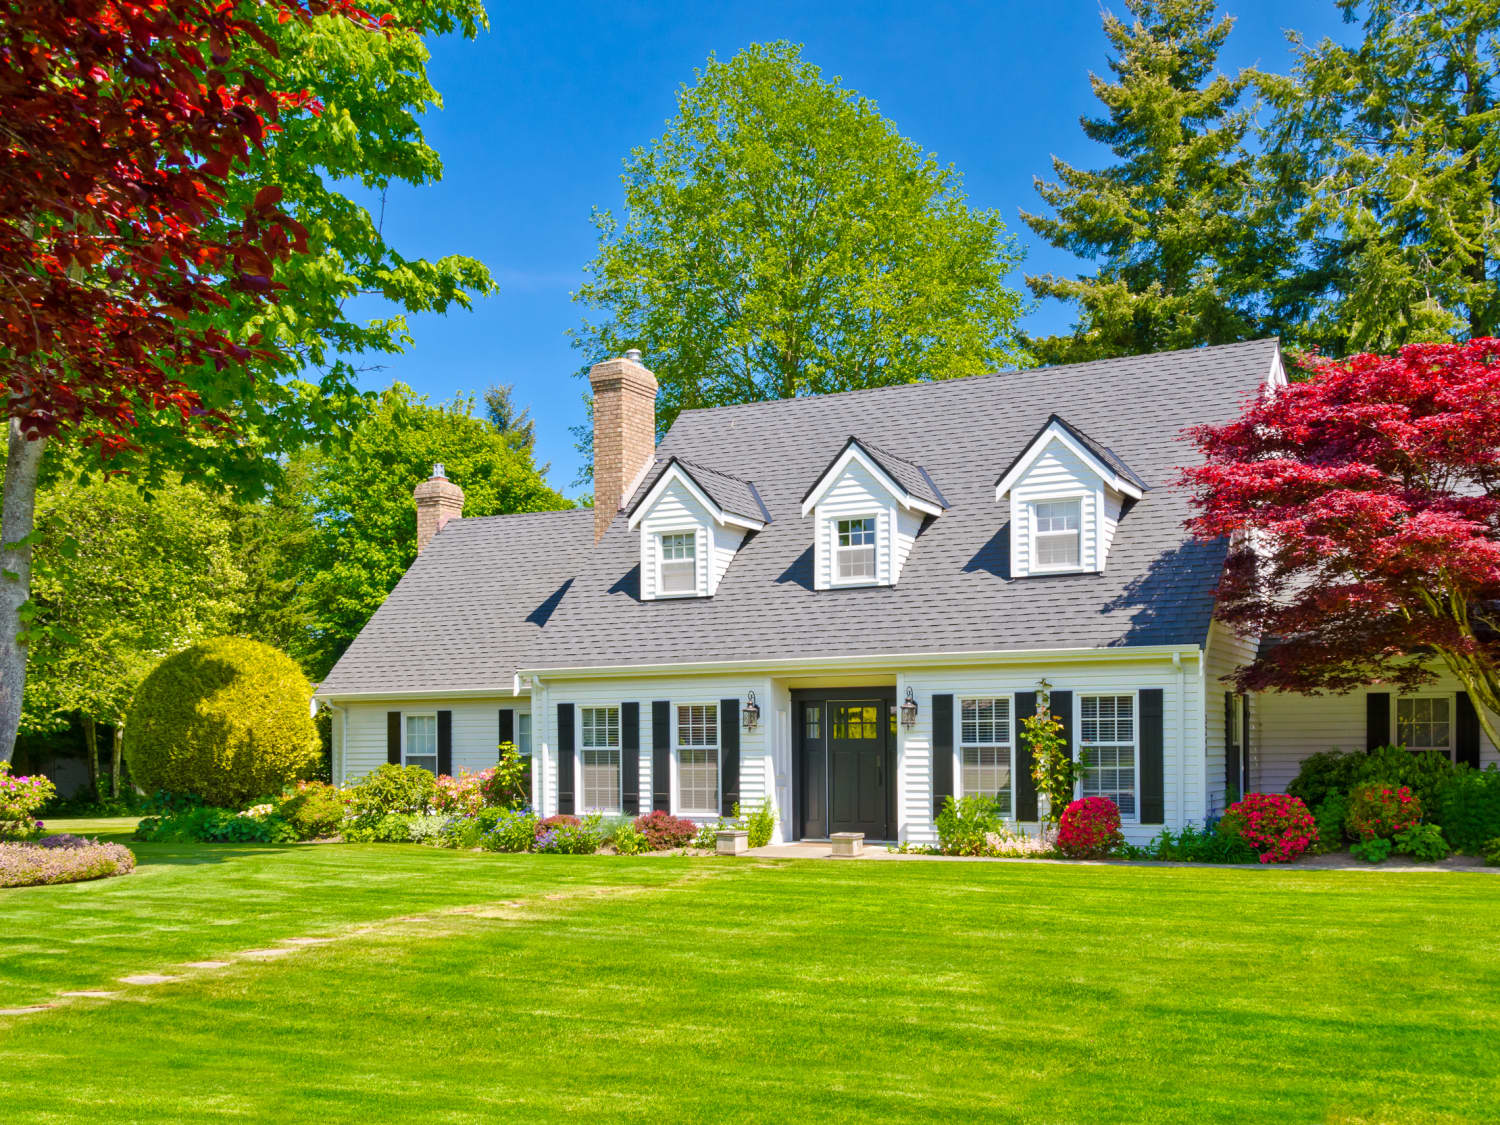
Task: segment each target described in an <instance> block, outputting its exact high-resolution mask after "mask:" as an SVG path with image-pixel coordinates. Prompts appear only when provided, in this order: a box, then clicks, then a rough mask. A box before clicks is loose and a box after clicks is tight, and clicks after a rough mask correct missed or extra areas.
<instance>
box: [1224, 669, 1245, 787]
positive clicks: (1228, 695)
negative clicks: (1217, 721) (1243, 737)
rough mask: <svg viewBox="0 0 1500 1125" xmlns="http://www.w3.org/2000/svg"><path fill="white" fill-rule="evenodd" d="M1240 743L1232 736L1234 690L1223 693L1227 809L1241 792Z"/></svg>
mask: <svg viewBox="0 0 1500 1125" xmlns="http://www.w3.org/2000/svg"><path fill="white" fill-rule="evenodd" d="M1239 772H1240V744H1239V743H1238V742H1236V741H1235V737H1234V692H1232V691H1226V692H1225V693H1224V807H1225V808H1226V809H1227V808H1228V807H1229V806H1230V805H1232V804H1234V802H1235V801H1237V800H1239V799H1240V797H1241V796H1243V794H1242V793H1241V792H1240V779H1239Z"/></svg>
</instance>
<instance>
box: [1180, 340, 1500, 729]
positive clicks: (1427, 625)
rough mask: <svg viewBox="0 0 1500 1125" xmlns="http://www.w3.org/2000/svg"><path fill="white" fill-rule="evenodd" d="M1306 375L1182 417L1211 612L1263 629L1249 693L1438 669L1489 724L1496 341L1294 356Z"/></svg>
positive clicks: (1498, 470) (1499, 672) (1243, 629)
mask: <svg viewBox="0 0 1500 1125" xmlns="http://www.w3.org/2000/svg"><path fill="white" fill-rule="evenodd" d="M1304 367H1305V368H1306V370H1307V373H1308V375H1309V377H1308V379H1307V380H1306V381H1305V382H1296V383H1292V384H1290V385H1289V386H1286V387H1284V388H1279V389H1277V390H1275V391H1274V392H1267V393H1265V394H1264V395H1263V396H1262V397H1261V398H1260V399H1259V400H1257V401H1254V402H1251V403H1249V404H1247V405H1246V407H1245V408H1244V410H1243V411H1242V413H1241V414H1240V416H1239V417H1238V418H1236V419H1235V420H1234V421H1232V422H1229V423H1228V424H1226V425H1222V426H1201V427H1198V428H1197V429H1195V430H1193V431H1191V436H1192V438H1193V439H1194V440H1195V441H1196V443H1197V445H1198V447H1199V449H1200V450H1201V451H1202V453H1203V455H1204V461H1203V463H1202V464H1200V465H1198V466H1197V467H1195V468H1191V469H1188V470H1186V471H1185V473H1184V481H1185V483H1186V484H1187V485H1188V486H1189V487H1191V488H1192V489H1193V490H1194V492H1195V497H1194V503H1195V505H1196V507H1197V508H1198V514H1197V515H1196V516H1195V517H1194V518H1193V519H1192V520H1191V521H1190V522H1189V527H1190V528H1191V530H1192V531H1193V532H1194V533H1195V534H1196V535H1197V536H1198V537H1200V538H1203V539H1221V538H1223V537H1228V538H1229V540H1230V549H1229V554H1228V560H1227V563H1226V567H1225V570H1224V573H1223V577H1222V579H1221V581H1220V583H1219V588H1218V608H1217V614H1218V617H1219V618H1220V619H1221V620H1222V621H1224V622H1225V623H1227V624H1228V625H1230V626H1231V627H1232V628H1234V629H1235V630H1237V631H1238V632H1240V633H1242V634H1246V635H1249V636H1259V637H1265V638H1268V639H1269V640H1271V641H1272V642H1273V643H1271V644H1267V645H1263V646H1262V648H1261V652H1260V655H1259V656H1258V657H1257V659H1255V660H1254V661H1253V662H1252V663H1250V664H1248V665H1246V666H1245V667H1243V668H1241V669H1239V671H1238V673H1237V680H1238V684H1239V686H1240V687H1241V688H1242V689H1243V690H1248V691H1258V690H1267V689H1279V690H1286V691H1298V692H1323V691H1334V692H1339V691H1347V690H1349V689H1351V688H1355V687H1358V686H1361V685H1363V684H1366V683H1369V682H1385V683H1389V684H1393V685H1395V686H1397V687H1398V688H1401V689H1409V688H1412V687H1416V686H1418V685H1420V684H1423V683H1426V682H1430V681H1431V680H1432V678H1433V676H1434V671H1433V669H1434V667H1435V666H1439V665H1441V666H1446V667H1447V669H1448V670H1449V671H1451V672H1452V673H1453V675H1455V676H1456V677H1457V678H1458V679H1459V681H1460V682H1461V683H1462V684H1463V685H1464V687H1465V688H1466V689H1467V690H1468V691H1469V693H1470V694H1471V696H1472V697H1473V698H1474V701H1475V702H1476V703H1477V704H1482V706H1479V707H1477V708H1476V709H1477V711H1478V713H1479V718H1480V722H1481V724H1482V725H1483V727H1484V729H1485V733H1486V734H1488V735H1489V737H1490V738H1491V740H1495V739H1496V732H1495V730H1494V727H1493V718H1492V715H1493V713H1494V712H1496V711H1497V710H1500V628H1497V626H1500V340H1494V339H1475V340H1471V341H1468V342H1466V343H1458V344H1414V345H1410V346H1408V347H1404V348H1402V349H1401V350H1400V351H1399V352H1398V353H1396V354H1395V355H1356V356H1353V357H1351V358H1349V359H1344V360H1331V359H1319V358H1314V359H1311V360H1307V361H1305V362H1304Z"/></svg>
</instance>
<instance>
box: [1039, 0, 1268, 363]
mask: <svg viewBox="0 0 1500 1125" xmlns="http://www.w3.org/2000/svg"><path fill="white" fill-rule="evenodd" d="M1126 9H1127V11H1128V13H1129V18H1128V19H1126V18H1121V17H1119V16H1116V15H1114V14H1113V13H1110V12H1107V11H1106V12H1105V14H1104V33H1105V35H1106V36H1107V37H1108V38H1109V41H1110V44H1111V46H1112V47H1113V51H1114V55H1113V57H1112V58H1110V60H1109V69H1110V71H1111V72H1112V74H1113V80H1111V79H1109V78H1106V77H1101V76H1099V75H1091V76H1090V81H1091V83H1092V85H1093V91H1094V95H1095V96H1096V97H1097V98H1098V99H1099V101H1100V102H1101V103H1102V104H1103V107H1104V113H1103V115H1101V116H1098V117H1084V118H1083V119H1082V125H1083V131H1084V133H1085V135H1086V136H1088V138H1089V139H1090V140H1092V141H1096V142H1098V143H1100V144H1102V145H1105V146H1107V147H1108V148H1109V150H1110V151H1111V152H1112V153H1114V154H1115V156H1116V157H1117V161H1116V163H1114V164H1112V165H1110V166H1108V167H1106V168H1103V169H1100V170H1097V171H1085V170H1083V169H1079V168H1074V167H1073V166H1071V165H1069V164H1067V163H1065V162H1064V161H1062V160H1058V159H1055V158H1054V160H1053V162H1052V164H1053V172H1054V174H1055V175H1056V176H1057V182H1047V181H1043V180H1040V179H1038V180H1037V185H1036V186H1037V191H1038V192H1039V193H1040V195H1041V197H1042V199H1043V200H1044V201H1045V202H1046V203H1047V204H1048V205H1049V206H1050V207H1051V208H1052V211H1053V213H1054V214H1053V215H1052V216H1051V217H1048V216H1045V215H1040V214H1032V213H1028V212H1023V213H1022V218H1023V219H1025V221H1026V223H1027V224H1028V225H1029V226H1030V227H1031V229H1032V230H1034V231H1036V233H1037V234H1039V235H1041V236H1042V237H1043V238H1045V239H1046V240H1047V241H1048V242H1049V243H1051V244H1052V245H1053V246H1056V247H1059V248H1061V249H1064V250H1067V251H1069V252H1070V253H1072V254H1075V255H1077V256H1078V257H1080V258H1084V259H1087V260H1089V261H1091V262H1095V263H1097V266H1096V269H1095V272H1093V273H1091V274H1088V275H1086V276H1081V277H1077V278H1063V277H1057V276H1055V275H1052V274H1044V275H1039V276H1035V277H1028V278H1027V279H1026V282H1027V284H1028V285H1029V286H1030V288H1031V291H1032V292H1033V293H1034V294H1036V295H1037V296H1038V297H1044V298H1046V297H1053V298H1057V299H1058V300H1061V301H1065V302H1068V303H1070V304H1072V305H1074V306H1076V307H1077V317H1078V319H1077V321H1076V323H1075V325H1074V328H1073V331H1072V333H1071V334H1069V335H1065V336H1058V337H1052V338H1048V339H1044V340H1039V341H1037V342H1036V343H1035V345H1034V348H1035V351H1036V353H1037V355H1038V357H1039V358H1041V359H1042V360H1044V361H1046V362H1072V361H1076V360H1087V359H1097V358H1101V357H1107V356H1118V355H1139V354H1144V353H1147V352H1154V351H1162V350H1167V349H1172V348H1186V347H1194V346H1196V345H1199V344H1220V343H1227V342H1231V341H1234V340H1239V339H1244V338H1247V337H1250V336H1253V335H1257V334H1259V333H1261V332H1262V331H1264V328H1263V327H1262V324H1261V305H1262V304H1263V300H1262V297H1261V294H1262V293H1263V292H1264V290H1265V288H1266V283H1267V281H1268V279H1269V278H1270V277H1272V276H1273V275H1274V274H1275V270H1276V264H1277V263H1278V262H1281V261H1283V260H1284V259H1285V256H1286V254H1287V250H1286V249H1285V245H1284V239H1282V238H1281V237H1280V236H1279V235H1278V232H1279V231H1280V229H1281V228H1279V227H1278V226H1276V225H1275V224H1274V223H1271V224H1267V223H1266V222H1264V221H1260V219H1258V218H1257V216H1259V215H1260V214H1261V213H1262V212H1263V211H1264V208H1263V206H1262V205H1261V204H1260V203H1259V195H1260V193H1259V189H1258V182H1259V181H1258V178H1257V174H1256V165H1255V161H1254V158H1253V157H1252V156H1251V154H1250V153H1249V151H1248V149H1247V145H1246V137H1247V134H1248V133H1249V132H1250V130H1251V127H1252V115H1251V112H1250V110H1249V109H1247V108H1246V107H1245V105H1244V102H1245V98H1246V93H1247V87H1248V86H1249V84H1250V81H1251V76H1250V75H1249V74H1245V73H1242V74H1240V75H1238V76H1236V77H1233V78H1230V77H1226V76H1225V75H1222V74H1219V73H1217V71H1216V66H1217V62H1218V57H1219V52H1220V50H1221V48H1222V47H1223V45H1224V41H1225V39H1226V38H1227V37H1228V36H1229V32H1230V28H1231V27H1232V25H1233V21H1232V20H1231V19H1230V18H1229V17H1227V16H1226V17H1224V18H1222V19H1215V14H1214V4H1213V0H1126Z"/></svg>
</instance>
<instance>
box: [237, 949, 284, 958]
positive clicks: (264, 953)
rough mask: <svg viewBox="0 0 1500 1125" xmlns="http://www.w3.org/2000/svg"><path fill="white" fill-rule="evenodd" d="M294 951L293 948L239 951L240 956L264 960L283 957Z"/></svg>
mask: <svg viewBox="0 0 1500 1125" xmlns="http://www.w3.org/2000/svg"><path fill="white" fill-rule="evenodd" d="M296 952H297V951H296V950H295V949H245V950H242V951H241V952H240V956H241V957H254V958H257V959H260V960H265V959H269V958H272V957H285V956H286V955H287V954H288V953H296Z"/></svg>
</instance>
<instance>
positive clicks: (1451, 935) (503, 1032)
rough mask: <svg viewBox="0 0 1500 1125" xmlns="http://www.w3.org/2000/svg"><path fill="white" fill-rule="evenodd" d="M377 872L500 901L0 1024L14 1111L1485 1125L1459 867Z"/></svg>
mask: <svg viewBox="0 0 1500 1125" xmlns="http://www.w3.org/2000/svg"><path fill="white" fill-rule="evenodd" d="M324 850H325V851H328V852H336V853H345V852H347V853H348V855H349V858H351V859H352V858H355V857H354V854H353V852H352V850H350V849H332V848H330V849H324ZM376 852H377V856H378V858H379V859H380V860H381V862H383V863H385V864H387V865H390V866H391V867H394V868H406V867H408V865H415V866H416V867H417V868H418V869H420V870H423V871H424V872H426V871H429V870H430V869H429V868H427V866H426V865H427V864H429V863H430V862H432V858H436V859H437V860H438V861H439V862H441V861H443V860H448V861H457V862H454V863H453V871H454V879H455V881H457V882H459V883H463V882H464V881H465V880H470V879H475V878H477V879H478V880H479V881H480V882H485V881H486V878H487V879H488V883H489V885H504V886H507V887H509V888H513V889H512V890H510V891H508V892H507V893H514V894H516V895H520V896H523V897H524V898H525V900H526V901H525V909H523V910H522V911H520V912H519V914H518V915H517V916H516V917H513V918H504V917H495V918H487V917H484V916H482V915H473V914H445V915H443V916H441V917H440V918H435V919H431V920H429V921H426V922H422V923H414V924H411V925H410V926H409V927H405V928H402V927H395V926H380V927H377V928H376V929H375V930H373V931H372V932H371V933H369V934H367V935H364V937H363V938H361V939H360V940H358V941H340V942H338V943H336V944H333V945H327V946H320V947H312V948H309V949H307V950H304V951H300V952H299V953H298V954H297V955H296V956H295V957H292V958H285V959H280V960H277V961H275V962H273V963H266V964H256V965H252V966H236V967H235V968H234V969H232V970H225V971H221V972H216V973H212V974H209V975H206V976H204V977H203V978H201V979H195V980H193V981H191V982H186V983H182V984H174V985H165V986H161V987H160V988H158V989H151V990H137V991H138V992H140V991H144V992H145V993H146V994H147V995H148V996H149V999H148V1000H146V1001H145V1002H140V1001H138V1000H132V1001H131V1002H130V1003H126V1004H118V1003H113V1002H111V1003H100V1004H99V1005H96V1006H95V1005H90V1006H87V1007H83V1006H74V1007H69V1008H67V1009H57V1010H53V1011H49V1012H46V1013H41V1014H39V1015H35V1016H30V1017H24V1018H20V1019H14V1020H11V1021H9V1031H8V1032H6V1033H5V1036H4V1038H3V1039H0V1048H3V1051H0V1053H3V1055H4V1065H5V1067H6V1073H7V1076H8V1081H7V1085H8V1087H9V1090H10V1094H9V1095H8V1096H7V1100H8V1101H11V1102H12V1104H14V1105H16V1106H17V1107H18V1108H21V1109H24V1111H25V1113H26V1114H27V1115H28V1117H29V1118H31V1119H40V1120H68V1119H72V1118H76V1117H79V1116H83V1115H87V1116H89V1117H90V1118H91V1119H94V1120H106V1121H107V1120H130V1119H132V1118H139V1117H141V1116H143V1115H144V1116H155V1117H173V1118H178V1119H223V1118H226V1117H231V1118H232V1117H236V1116H239V1117H248V1118H250V1119H260V1118H268V1117H279V1118H285V1119H291V1120H300V1119H307V1118H318V1119H321V1120H333V1121H338V1120H351V1121H352V1120H356V1119H359V1118H364V1119H366V1120H370V1119H378V1120H401V1119H422V1120H475V1119H480V1118H486V1119H495V1118H500V1119H518V1118H526V1117H534V1116H536V1115H538V1114H548V1115H551V1114H559V1113H566V1114H587V1115H589V1116H593V1117H598V1118H601V1119H604V1120H647V1119H650V1118H654V1117H660V1116H662V1115H664V1114H667V1115H671V1116H676V1117H683V1118H687V1119H721V1120H743V1121H758V1120H778V1121H787V1120H798V1121H801V1120H857V1119H859V1120H871V1119H878V1120H931V1119H934V1118H938V1117H959V1116H963V1117H978V1118H981V1119H991V1120H1027V1121H1032V1120H1034V1121H1076V1120H1080V1119H1083V1120H1131V1121H1157V1120H1160V1121H1185V1120H1193V1121H1202V1120H1206V1119H1211V1120H1257V1121H1263V1120H1277V1121H1304V1120H1305V1121H1377V1120H1378V1121H1460V1120H1464V1121H1472V1120H1483V1119H1486V1118H1493V1117H1494V1115H1495V1108H1494V1105H1493V1102H1492V1100H1491V1099H1492V1097H1493V1091H1492V1079H1493V1075H1494V1074H1495V1073H1497V1072H1500V1046H1497V1044H1500V1034H1497V1033H1500V1017H1497V1014H1496V1011H1495V1007H1494V1005H1493V1004H1491V1003H1489V1002H1488V1000H1487V998H1488V997H1493V996H1495V995H1497V994H1500V969H1497V968H1496V966H1495V964H1494V959H1493V957H1492V956H1491V952H1490V951H1492V950H1493V949H1494V948H1496V938H1497V937H1500V933H1497V932H1496V931H1497V925H1500V922H1497V920H1500V911H1497V910H1496V909H1495V908H1496V905H1497V898H1500V880H1493V879H1489V878H1485V877H1483V876H1457V877H1455V876H1451V875H1430V876H1428V875H1383V876H1378V877H1376V876H1371V875H1368V874H1365V873H1358V872H1354V873H1338V872H1265V871H1218V870H1195V869H1146V868H1129V869H1125V868H1110V867H1103V868H1099V867H1064V866H1042V865H1037V866H1028V865H962V864H920V863H903V864H894V863H892V864H882V863H864V864H853V863H846V864H838V863H830V862H803V863H790V864H785V865H780V866H771V865H765V864H747V863H743V862H724V863H715V862H713V861H697V863H696V868H697V869H698V870H700V871H701V870H707V871H711V872H712V877H710V878H704V879H697V878H694V879H691V880H690V881H687V882H683V881H679V880H678V879H677V877H678V876H681V875H682V874H683V873H684V872H683V864H680V863H676V862H675V861H674V862H673V863H670V864H667V865H663V866H662V867H661V868H660V869H659V870H653V869H652V868H651V865H650V864H649V863H646V864H637V863H631V862H629V861H624V862H622V861H620V860H617V859H616V860H611V859H606V858H596V859H581V858H572V859H570V858H568V857H557V858H556V859H549V858H547V857H518V858H514V859H507V858H505V857H490V856H476V857H463V856H451V855H445V854H444V853H424V852H422V851H421V850H420V849H413V848H394V849H393V848H385V849H376ZM291 858H293V857H289V856H288V855H287V854H286V853H283V857H282V859H281V860H280V861H281V862H288V861H290V859H291ZM541 859H545V860H546V862H538V860H541ZM466 860H472V861H478V863H477V865H471V864H470V863H468V862H464V861H466ZM366 861H368V857H367V858H366ZM326 862H334V861H332V860H329V861H326ZM687 865H688V867H689V868H692V867H693V864H692V863H691V862H688V864H687ZM471 866H477V867H478V868H480V869H485V868H486V867H488V868H489V869H490V874H489V875H488V877H486V876H485V875H482V874H481V875H479V876H475V875H473V873H472V871H471ZM643 872H644V873H647V874H645V875H643ZM387 875H389V871H387ZM643 878H645V879H648V880H650V879H655V880H656V881H655V882H654V883H652V885H651V889H649V890H647V891H645V892H644V893H630V894H620V895H614V894H604V895H598V894H593V893H582V894H566V896H565V897H563V898H560V899H549V898H547V897H546V896H547V895H548V894H556V893H563V891H562V890H560V889H559V888H563V887H566V888H571V889H575V890H579V891H582V890H585V889H594V888H601V887H607V886H626V887H630V888H632V889H636V888H639V886H640V885H641V884H640V880H642V879H643ZM117 882H119V883H121V884H124V883H126V882H128V881H125V880H121V881H117ZM345 882H357V879H356V877H355V876H354V875H353V874H352V873H351V874H347V875H346V878H345ZM385 885H386V886H390V885H391V884H390V883H389V882H387V883H386V884H385ZM395 885H396V886H397V887H398V888H409V887H411V886H412V884H410V883H408V882H406V881H400V880H398V881H397V882H396V884H395ZM100 886H102V884H101V885H100ZM319 893H320V892H319V889H318V888H311V887H310V888H308V890H307V897H309V898H313V897H316V896H317V895H318V894H319ZM321 893H323V894H324V895H325V896H326V895H327V894H329V893H330V892H329V891H328V890H327V889H326V888H325V889H323V891H322V892H321ZM430 893H431V892H430V891H424V892H422V896H421V897H426V896H428V895H430ZM396 894H397V897H398V898H399V901H394V900H393V901H392V902H390V903H388V905H389V906H392V907H400V908H401V909H402V912H406V911H407V910H408V909H414V908H413V906H412V904H411V903H410V902H408V901H406V899H405V898H404V897H400V896H402V895H404V894H405V890H398V891H397V892H396ZM355 897H356V898H358V897H359V896H358V895H357V894H356V895H355ZM391 913H393V914H394V913H396V911H395V910H394V909H393V910H392V911H391ZM79 1043H87V1044H88V1045H89V1046H88V1065H87V1066H86V1067H84V1068H81V1069H80V1068H79V1067H78V1065H77V1063H78V1057H77V1050H78V1044H79ZM69 1058H72V1059H73V1060H74V1061H73V1064H72V1065H71V1066H70V1067H68V1073H69V1075H70V1078H69V1081H68V1082H67V1083H59V1082H58V1081H57V1076H58V1074H59V1067H60V1066H62V1065H63V1064H64V1062H65V1060H67V1059H69Z"/></svg>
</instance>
